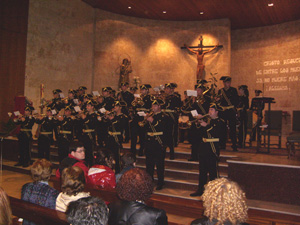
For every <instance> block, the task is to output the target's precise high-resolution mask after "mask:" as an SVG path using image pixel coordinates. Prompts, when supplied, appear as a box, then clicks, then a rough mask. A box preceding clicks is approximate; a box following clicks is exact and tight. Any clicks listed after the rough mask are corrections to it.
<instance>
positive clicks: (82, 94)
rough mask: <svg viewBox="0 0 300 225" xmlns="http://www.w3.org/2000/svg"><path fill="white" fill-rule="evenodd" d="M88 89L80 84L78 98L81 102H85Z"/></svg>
mask: <svg viewBox="0 0 300 225" xmlns="http://www.w3.org/2000/svg"><path fill="white" fill-rule="evenodd" d="M86 90H87V88H86V87H85V86H80V87H79V88H78V90H77V96H76V98H77V99H79V100H80V101H81V102H83V96H84V95H85V91H86Z"/></svg>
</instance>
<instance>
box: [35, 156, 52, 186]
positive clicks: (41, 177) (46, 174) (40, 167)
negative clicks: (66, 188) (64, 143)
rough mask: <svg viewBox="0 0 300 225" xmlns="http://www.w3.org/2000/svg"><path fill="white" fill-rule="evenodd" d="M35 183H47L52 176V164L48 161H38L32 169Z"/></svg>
mask: <svg viewBox="0 0 300 225" xmlns="http://www.w3.org/2000/svg"><path fill="white" fill-rule="evenodd" d="M30 171H31V177H32V179H33V181H47V180H49V179H50V177H51V174H52V163H51V162H50V161H48V160H47V159H38V160H37V161H35V162H34V163H33V165H32V167H31V168H30Z"/></svg>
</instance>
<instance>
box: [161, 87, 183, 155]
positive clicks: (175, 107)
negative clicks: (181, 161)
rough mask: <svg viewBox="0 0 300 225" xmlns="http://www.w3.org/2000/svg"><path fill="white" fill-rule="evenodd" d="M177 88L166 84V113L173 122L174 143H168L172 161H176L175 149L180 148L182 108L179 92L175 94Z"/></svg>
mask: <svg viewBox="0 0 300 225" xmlns="http://www.w3.org/2000/svg"><path fill="white" fill-rule="evenodd" d="M176 87H177V84H175V83H168V84H165V93H166V97H165V105H164V108H165V109H164V111H165V112H166V113H168V115H169V116H170V117H171V118H172V120H173V141H171V142H170V143H168V144H167V145H168V147H169V148H170V159H174V158H175V155H174V147H176V146H178V118H179V109H180V107H181V106H182V102H181V96H180V94H178V93H177V92H176V93H175V92H174V89H175V88H176Z"/></svg>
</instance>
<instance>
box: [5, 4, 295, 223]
mask: <svg viewBox="0 0 300 225" xmlns="http://www.w3.org/2000/svg"><path fill="white" fill-rule="evenodd" d="M0 11H1V15H0V30H1V32H0V75H1V82H0V85H1V88H0V91H1V98H0V121H1V124H0V128H1V129H0V131H1V133H0V134H1V135H0V141H1V143H0V144H1V168H0V169H1V174H0V186H1V187H2V188H3V189H4V191H5V192H6V193H7V195H8V196H9V197H11V208H12V213H13V216H14V217H15V218H26V219H30V218H31V219H33V218H32V217H29V218H28V215H31V214H32V215H34V217H36V218H38V219H37V222H38V221H40V224H68V223H67V222H66V221H67V220H66V217H65V214H64V213H61V214H60V213H55V212H52V211H51V212H50V211H49V212H50V213H48V212H47V211H43V210H40V209H38V208H35V207H34V206H28V207H27V205H26V204H25V205H23V204H24V202H21V200H20V198H21V188H22V186H23V185H24V184H25V183H28V182H31V181H32V180H31V177H30V173H31V172H30V171H31V170H30V167H16V166H14V165H15V163H16V162H17V161H18V146H19V143H18V139H17V135H18V127H17V126H15V125H14V124H13V118H14V117H16V116H17V115H16V114H15V113H14V112H16V111H20V112H22V110H23V112H24V106H25V103H26V102H29V103H30V104H31V105H32V106H33V107H34V108H35V109H36V110H38V111H40V109H43V107H44V101H45V99H46V100H51V99H52V98H53V96H52V95H53V90H57V89H59V90H60V92H61V93H64V96H63V95H62V97H61V98H62V99H64V98H66V97H68V96H67V95H68V90H69V89H74V90H75V89H77V88H78V87H80V86H84V87H86V88H87V90H86V93H87V94H90V93H91V94H92V93H94V95H96V94H95V93H96V92H98V94H99V93H101V90H102V91H103V88H105V87H111V88H112V89H113V90H116V93H117V94H118V93H119V92H121V89H120V82H121V78H122V77H121V75H122V70H121V67H122V66H123V64H124V59H127V60H128V61H129V63H130V71H129V72H128V71H127V74H126V75H127V78H126V80H122V81H126V82H128V87H137V89H140V87H141V86H142V85H144V84H150V85H151V87H152V88H151V89H150V94H152V95H156V94H157V93H158V92H160V91H161V90H163V89H164V87H166V85H165V84H168V83H176V88H175V91H176V93H178V94H179V95H180V96H181V100H184V92H185V91H189V90H193V91H194V90H195V88H196V87H195V85H196V86H197V83H198V84H199V82H201V80H206V81H207V82H208V83H207V84H206V87H207V90H211V89H209V88H212V87H215V90H216V91H218V90H221V89H222V88H223V83H225V81H224V80H223V81H222V80H221V78H222V77H230V80H231V86H232V87H235V88H237V89H239V88H240V87H241V85H244V86H246V87H247V90H248V91H249V95H248V97H249V99H250V103H251V100H252V99H253V98H254V99H256V98H255V97H256V95H255V93H256V91H257V90H260V92H261V94H260V97H259V98H258V99H259V101H262V102H263V104H264V107H263V108H262V109H261V115H262V120H259V119H257V118H255V117H257V115H254V114H255V113H254V110H252V111H251V109H248V110H247V112H246V116H247V121H248V129H246V131H245V132H246V134H245V140H244V142H243V145H242V146H239V147H238V151H233V150H235V149H234V148H233V149H232V148H231V147H232V143H231V142H232V140H229V141H227V143H226V146H225V148H224V149H221V151H220V155H219V157H218V167H217V168H218V173H219V174H218V176H219V177H225V178H228V179H230V180H232V181H235V182H237V183H238V184H239V185H240V187H241V188H242V189H243V191H244V192H245V193H246V197H247V204H248V220H247V223H248V224H257V225H258V224H273V225H283V224H290V225H292V224H299V225H300V222H299V221H300V192H299V184H300V153H299V151H298V150H299V149H300V104H299V103H300V100H299V99H298V97H299V96H298V95H299V94H300V90H299V87H300V1H299V0H248V1H241V0H226V1H224V0H214V1H212V0H201V1H200V0H199V1H195V0H139V1H134V0H22V1H20V0H0ZM200 48H201V51H202V50H203V52H205V51H206V52H205V55H204V54H203V55H202V58H199V57H200V56H199V55H200V54H202V52H201V53H199V52H200V50H199V49H200ZM188 49H190V50H191V51H190V50H188ZM197 49H198V50H197ZM193 51H194V53H193ZM128 61H127V62H128ZM199 68H200V72H199ZM196 89H197V88H196ZM191 92H192V91H191ZM138 93H139V90H137V94H138ZM135 97H136V96H135ZM138 97H139V96H138ZM250 103H249V104H250ZM41 106H42V107H41ZM248 108H250V106H249V107H248ZM259 110H260V109H259ZM166 112H167V111H166ZM181 112H182V111H181ZM256 114H257V112H256ZM178 115H179V122H178V119H177V125H178V124H179V128H177V130H178V132H179V135H182V136H181V138H179V139H183V140H180V141H179V143H178V146H176V145H175V149H174V151H175V153H174V154H175V155H174V158H175V159H171V158H172V157H171V156H172V153H171V152H170V150H169V149H168V148H167V150H166V153H165V159H164V167H165V170H164V188H163V189H162V190H154V192H153V194H152V197H151V198H150V199H149V200H148V201H147V204H148V205H150V206H152V207H155V208H159V209H163V210H165V211H166V214H167V216H168V222H169V224H174V225H175V224H178V225H179V224H180V225H183V224H191V222H192V221H193V220H195V219H196V218H200V217H202V215H203V210H204V209H203V202H202V198H201V197H200V196H196V197H193V196H190V194H191V193H192V192H193V191H195V190H196V189H197V187H198V177H199V171H198V170H199V162H198V161H189V160H188V159H190V157H191V143H190V142H189V137H188V135H189V134H188V129H189V128H190V127H189V126H187V122H184V121H182V120H180V119H183V117H182V115H181V114H180V113H179V114H178ZM258 118H259V116H258ZM255 119H256V122H257V121H260V124H259V125H258V126H257V127H258V128H257V135H259V136H260V137H257V138H256V140H255V138H254V139H252V140H251V138H253V137H252V136H251V135H252V132H253V129H252V128H253V126H254V124H255V126H256V125H257V123H255ZM38 129H39V127H38V125H37V124H35V125H34V126H33V130H32V134H33V140H32V142H31V144H30V155H31V159H32V160H36V159H37V158H38V141H37V138H36V137H34V136H35V135H34V134H35V133H36V132H37V130H38ZM255 129H256V128H255ZM228 132H229V131H228ZM153 133H154V132H153ZM177 136H178V134H177ZM226 136H227V134H226ZM228 136H230V135H229V133H228ZM235 136H237V135H235ZM231 139H232V138H231ZM137 146H140V145H139V144H138V145H137ZM130 149H131V140H129V142H127V143H123V146H122V149H121V153H124V152H129V151H130ZM57 151H58V150H57V145H56V143H55V142H53V143H52V144H51V147H50V161H51V162H52V163H53V165H54V167H55V169H57V168H58V167H59V156H58V153H57ZM146 161H147V159H146V156H145V155H143V156H139V155H137V162H136V166H137V167H138V168H141V169H144V170H146ZM154 180H155V181H154V182H155V183H157V178H156V172H155V175H154ZM49 184H50V186H52V187H54V188H55V189H57V190H60V183H59V180H57V179H56V178H55V170H53V176H52V177H51V178H50V181H49ZM88 191H89V192H90V193H91V195H94V196H98V197H100V198H102V199H103V200H104V201H106V202H112V201H114V200H115V199H117V196H116V191H115V190H111V189H108V190H107V189H101V188H99V187H93V188H92V187H91V186H88ZM34 210H38V213H36V214H33V213H34ZM53 211H54V210H53ZM36 218H35V219H36ZM16 221H17V220H16V219H15V221H14V223H15V224H20V223H18V222H16Z"/></svg>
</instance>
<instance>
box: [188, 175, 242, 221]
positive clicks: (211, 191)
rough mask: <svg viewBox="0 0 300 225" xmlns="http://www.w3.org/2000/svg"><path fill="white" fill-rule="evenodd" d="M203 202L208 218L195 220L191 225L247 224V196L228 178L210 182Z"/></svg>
mask: <svg viewBox="0 0 300 225" xmlns="http://www.w3.org/2000/svg"><path fill="white" fill-rule="evenodd" d="M202 200H203V206H204V215H205V216H206V217H207V218H201V219H197V220H194V221H193V222H192V223H191V225H214V224H225V225H231V224H234V225H240V224H247V223H244V222H245V221H246V220H247V218H248V214H247V210H248V206H247V204H246V196H245V193H244V192H243V191H242V190H241V188H240V187H239V185H238V184H237V183H235V182H233V181H229V180H227V179H226V178H219V179H216V180H213V181H210V182H209V183H208V184H207V185H206V187H205V191H204V194H203V195H202Z"/></svg>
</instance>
